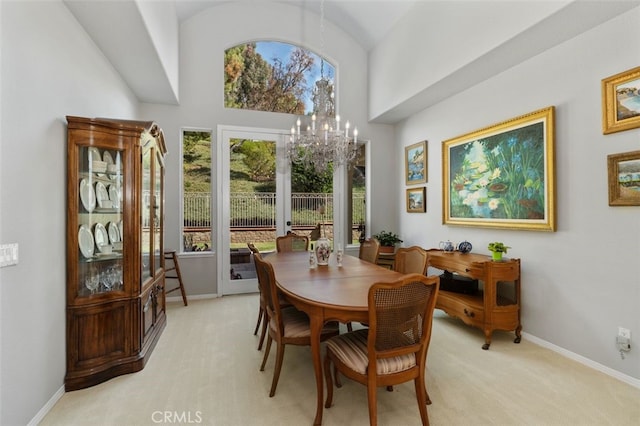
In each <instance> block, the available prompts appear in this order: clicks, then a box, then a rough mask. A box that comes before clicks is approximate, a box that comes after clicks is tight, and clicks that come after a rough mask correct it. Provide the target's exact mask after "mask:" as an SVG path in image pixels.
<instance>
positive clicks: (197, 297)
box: [167, 293, 219, 303]
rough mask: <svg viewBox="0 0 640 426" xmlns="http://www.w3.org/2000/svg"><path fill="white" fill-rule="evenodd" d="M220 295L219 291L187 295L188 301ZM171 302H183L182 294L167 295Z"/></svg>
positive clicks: (168, 301) (215, 297)
mask: <svg viewBox="0 0 640 426" xmlns="http://www.w3.org/2000/svg"><path fill="white" fill-rule="evenodd" d="M218 297H219V296H218V294H217V293H212V294H196V295H193V296H187V302H188V301H189V300H203V299H217V298H218ZM170 302H180V303H183V302H182V296H171V297H167V303H170Z"/></svg>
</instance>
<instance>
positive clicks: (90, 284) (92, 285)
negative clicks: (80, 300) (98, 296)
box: [84, 271, 100, 294]
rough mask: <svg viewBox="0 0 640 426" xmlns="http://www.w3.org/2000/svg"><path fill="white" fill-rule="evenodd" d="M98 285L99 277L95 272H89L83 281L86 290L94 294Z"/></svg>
mask: <svg viewBox="0 0 640 426" xmlns="http://www.w3.org/2000/svg"><path fill="white" fill-rule="evenodd" d="M99 284H100V276H99V275H98V274H96V273H95V271H91V272H90V273H89V274H88V275H87V276H86V277H85V279H84V285H85V287H87V289H88V290H89V291H90V292H91V294H94V293H95V292H96V290H97V289H98V285H99Z"/></svg>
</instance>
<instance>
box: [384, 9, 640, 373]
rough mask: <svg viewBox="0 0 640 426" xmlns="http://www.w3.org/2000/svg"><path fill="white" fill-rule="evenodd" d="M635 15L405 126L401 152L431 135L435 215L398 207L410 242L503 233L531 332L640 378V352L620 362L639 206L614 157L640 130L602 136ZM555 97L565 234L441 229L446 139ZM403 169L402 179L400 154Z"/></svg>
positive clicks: (638, 245) (635, 306) (631, 295)
mask: <svg viewBox="0 0 640 426" xmlns="http://www.w3.org/2000/svg"><path fill="white" fill-rule="evenodd" d="M639 20H640V8H637V7H636V8H635V9H633V10H631V11H630V12H627V13H625V14H623V15H621V16H619V17H618V18H614V19H613V20H611V21H609V22H606V23H605V24H603V25H600V26H599V27H596V28H594V29H592V30H590V31H588V32H586V33H584V34H582V35H580V36H578V37H575V38H573V39H571V40H569V41H567V42H565V43H563V44H561V45H559V46H557V47H555V48H553V49H550V50H548V51H546V52H544V53H542V54H539V55H537V56H535V57H533V58H531V59H530V60H528V61H526V62H524V63H522V64H520V65H518V66H515V67H513V68H511V69H509V70H507V71H505V72H503V73H501V74H498V75H496V76H494V77H493V78H491V79H489V80H487V81H485V82H483V83H481V84H478V85H476V86H474V87H472V88H470V89H468V90H466V91H464V92H462V93H460V94H458V95H456V96H453V97H451V98H449V99H447V100H445V101H442V102H440V103H438V104H436V105H434V106H432V107H430V108H428V109H426V110H424V111H422V112H420V113H418V114H415V115H414V116H412V117H410V118H409V119H407V120H406V121H405V122H403V123H401V124H400V125H399V126H398V128H397V130H398V132H397V137H398V141H397V142H398V146H397V150H398V152H400V151H401V150H403V148H404V146H407V145H410V144H412V143H415V142H418V141H420V140H423V139H427V140H428V141H429V182H428V184H427V185H426V186H427V213H426V214H407V213H404V212H402V213H400V222H401V225H400V230H399V232H400V234H401V235H402V236H403V237H404V240H405V245H410V244H418V245H422V246H426V247H434V246H437V243H438V241H440V240H446V239H451V240H452V241H454V242H459V241H462V240H465V239H466V240H468V241H470V242H471V243H472V244H473V246H474V251H475V252H478V253H488V251H487V249H486V246H487V243H488V242H489V241H495V240H499V241H504V242H505V243H506V244H508V245H509V246H511V247H513V248H512V250H510V251H509V256H513V257H519V258H521V259H522V325H523V331H524V332H525V333H528V334H530V335H532V336H535V337H537V338H539V339H542V340H544V341H546V342H549V343H550V344H552V345H556V346H557V347H560V348H564V349H565V350H567V351H569V352H572V353H574V354H577V355H578V356H581V357H585V358H587V359H589V360H591V361H593V362H594V363H597V364H601V365H603V366H606V367H608V368H610V369H613V370H616V371H618V372H621V373H623V374H625V375H628V376H630V377H632V378H635V379H636V384H638V383H640V381H638V379H640V351H639V350H635V351H634V350H632V351H631V352H629V353H628V354H626V357H625V359H624V360H623V359H621V357H620V354H619V353H618V352H617V350H616V347H615V336H616V334H617V331H618V326H624V327H626V328H630V329H631V330H632V336H640V316H639V315H638V312H640V272H639V270H638V265H637V263H638V259H639V258H640V220H639V218H640V207H609V205H608V192H607V191H608V190H607V155H608V154H613V153H620V152H627V151H634V150H638V149H640V143H639V137H640V129H634V130H629V131H626V132H621V133H616V134H612V135H607V136H604V135H603V134H602V130H601V92H600V90H601V86H600V82H601V79H603V78H605V77H608V76H610V75H613V74H616V73H618V72H621V71H624V70H627V69H630V68H633V67H636V66H638V64H640V27H639V26H638V25H637V22H638V21H639ZM411 48H412V46H410V45H409V46H406V49H407V50H411ZM550 105H555V107H556V126H555V130H556V131H555V137H556V159H557V164H556V182H557V188H556V189H557V204H556V208H557V212H558V220H557V223H558V230H557V232H555V233H548V232H529V231H512V230H489V229H482V228H464V227H455V226H445V225H442V160H441V158H442V156H441V155H442V149H441V142H442V141H444V140H447V139H450V138H453V137H456V136H459V135H463V134H465V133H468V132H471V131H474V130H477V129H481V128H483V127H486V126H489V125H491V124H495V123H498V122H501V121H504V120H507V119H510V118H513V117H516V116H519V115H522V114H525V113H528V112H531V111H535V110H537V109H540V108H544V107H547V106H550ZM396 167H397V176H396V178H397V179H396V180H397V182H399V183H400V184H399V186H402V183H401V182H403V164H402V160H398V161H397V162H396ZM636 349H637V346H636ZM479 355H480V353H479ZM632 381H633V380H632Z"/></svg>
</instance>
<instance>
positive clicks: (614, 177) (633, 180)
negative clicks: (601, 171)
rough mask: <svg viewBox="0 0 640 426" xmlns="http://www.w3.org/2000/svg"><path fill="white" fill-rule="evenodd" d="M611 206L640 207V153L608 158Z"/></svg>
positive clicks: (627, 153) (613, 155)
mask: <svg viewBox="0 0 640 426" xmlns="http://www.w3.org/2000/svg"><path fill="white" fill-rule="evenodd" d="M607 171H608V175H609V205H610V206H640V151H632V152H625V153H622V154H611V155H609V156H607Z"/></svg>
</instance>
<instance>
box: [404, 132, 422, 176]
mask: <svg viewBox="0 0 640 426" xmlns="http://www.w3.org/2000/svg"><path fill="white" fill-rule="evenodd" d="M404 176H405V181H406V184H407V185H414V184H416V183H426V182H427V141H422V142H418V143H415V144H413V145H409V146H407V147H405V148H404Z"/></svg>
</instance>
